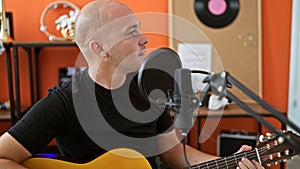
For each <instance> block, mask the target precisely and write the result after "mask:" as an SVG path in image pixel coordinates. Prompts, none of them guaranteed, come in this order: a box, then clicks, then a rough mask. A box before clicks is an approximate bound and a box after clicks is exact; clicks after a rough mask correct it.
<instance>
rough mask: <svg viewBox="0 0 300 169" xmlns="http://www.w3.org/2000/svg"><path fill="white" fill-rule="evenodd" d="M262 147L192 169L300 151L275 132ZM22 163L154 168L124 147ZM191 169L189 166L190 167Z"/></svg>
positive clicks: (78, 168)
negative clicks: (73, 158)
mask: <svg viewBox="0 0 300 169" xmlns="http://www.w3.org/2000/svg"><path fill="white" fill-rule="evenodd" d="M284 134H285V135H286V136H287V138H291V139H293V140H295V141H296V142H298V143H300V137H299V136H298V135H296V134H294V133H292V132H290V131H289V132H285V133H284ZM259 141H260V143H259V144H258V146H257V147H256V148H255V149H253V150H251V151H246V152H241V153H237V154H233V155H231V156H226V157H223V158H218V159H215V160H211V161H208V162H204V163H201V164H197V165H193V166H191V168H192V169H200V168H201V169H208V168H214V169H223V168H226V169H231V168H232V169H235V168H236V167H237V165H238V162H239V161H241V159H242V158H243V157H246V158H248V159H250V160H256V161H258V162H259V163H260V164H267V165H268V166H269V165H271V164H275V165H276V164H278V162H285V161H286V160H288V159H290V158H292V157H293V156H295V155H297V154H300V150H299V149H296V150H294V149H292V148H291V146H290V144H289V143H287V142H286V141H285V140H283V139H282V138H281V137H278V136H277V135H274V134H267V136H266V137H264V136H262V137H260V139H259ZM22 165H24V166H26V167H28V168H29V169H59V168H62V169H99V168H105V169H119V168H122V169H151V166H150V164H149V163H148V161H147V159H146V158H145V157H143V155H142V154H140V153H138V152H136V151H134V150H131V149H127V148H120V149H115V150H112V151H109V152H107V153H105V154H103V155H101V156H99V157H98V158H96V159H94V160H92V161H90V162H87V163H73V162H68V161H64V160H59V159H55V158H42V157H32V158H29V159H26V160H25V161H24V162H22ZM186 169H188V168H186Z"/></svg>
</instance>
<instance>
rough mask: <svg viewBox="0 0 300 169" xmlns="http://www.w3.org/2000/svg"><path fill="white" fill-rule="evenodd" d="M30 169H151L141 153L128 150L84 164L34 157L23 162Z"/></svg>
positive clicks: (112, 152) (106, 154)
mask: <svg viewBox="0 0 300 169" xmlns="http://www.w3.org/2000/svg"><path fill="white" fill-rule="evenodd" d="M22 165H24V166H25V167H28V168H29V169H59V168H63V169H99V168H105V169H116V168H122V169H132V168H139V169H151V166H150V164H149V162H148V161H147V159H146V158H145V157H143V155H141V154H140V153H138V152H136V151H134V150H131V149H126V148H120V149H115V150H112V151H109V152H107V153H105V154H103V155H101V156H100V157H98V158H96V159H94V160H92V161H90V162H87V163H83V164H78V163H72V162H67V161H62V160H58V159H52V158H41V157H33V158H29V159H27V160H25V161H24V162H22Z"/></svg>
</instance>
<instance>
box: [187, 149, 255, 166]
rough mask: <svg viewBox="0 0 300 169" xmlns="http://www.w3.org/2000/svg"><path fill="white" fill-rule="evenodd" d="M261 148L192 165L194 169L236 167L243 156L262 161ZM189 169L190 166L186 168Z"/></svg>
mask: <svg viewBox="0 0 300 169" xmlns="http://www.w3.org/2000/svg"><path fill="white" fill-rule="evenodd" d="M258 154H259V150H258V149H253V150H251V151H247V152H241V153H237V154H233V155H231V156H226V157H222V158H218V159H215V160H211V161H207V162H204V163H201V164H197V165H193V166H191V168H192V169H200V168H201V169H208V168H216V169H223V168H226V169H231V168H232V169H235V168H236V167H237V166H238V163H239V162H240V161H241V159H242V158H243V157H246V158H248V159H249V160H256V161H260V159H259V155H258ZM185 169H188V168H185Z"/></svg>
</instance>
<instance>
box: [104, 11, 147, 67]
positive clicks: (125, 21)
mask: <svg viewBox="0 0 300 169" xmlns="http://www.w3.org/2000/svg"><path fill="white" fill-rule="evenodd" d="M107 26H108V27H107V28H106V31H107V33H108V34H107V35H106V36H107V38H106V40H105V45H106V46H108V50H107V53H108V55H109V57H110V62H111V64H112V65H113V66H115V67H116V69H118V70H119V71H122V72H126V73H128V72H133V71H137V70H138V69H139V67H140V65H141V64H142V62H143V61H144V59H145V51H146V47H145V44H146V43H147V42H148V39H147V38H146V37H145V36H144V35H143V34H141V32H140V21H139V20H138V18H137V17H136V16H135V15H133V14H125V16H123V17H120V18H118V19H115V20H113V21H112V22H111V23H108V24H107Z"/></svg>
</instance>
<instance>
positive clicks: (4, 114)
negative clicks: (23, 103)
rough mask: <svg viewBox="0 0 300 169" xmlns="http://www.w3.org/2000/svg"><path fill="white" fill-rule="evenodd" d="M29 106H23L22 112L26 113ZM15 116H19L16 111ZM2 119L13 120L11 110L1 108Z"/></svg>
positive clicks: (0, 115) (0, 118)
mask: <svg viewBox="0 0 300 169" xmlns="http://www.w3.org/2000/svg"><path fill="white" fill-rule="evenodd" d="M28 109H29V107H22V108H21V114H24V113H25V112H26V111H27V110H28ZM15 116H17V112H15ZM0 121H11V114H10V110H2V109H1V110H0Z"/></svg>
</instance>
